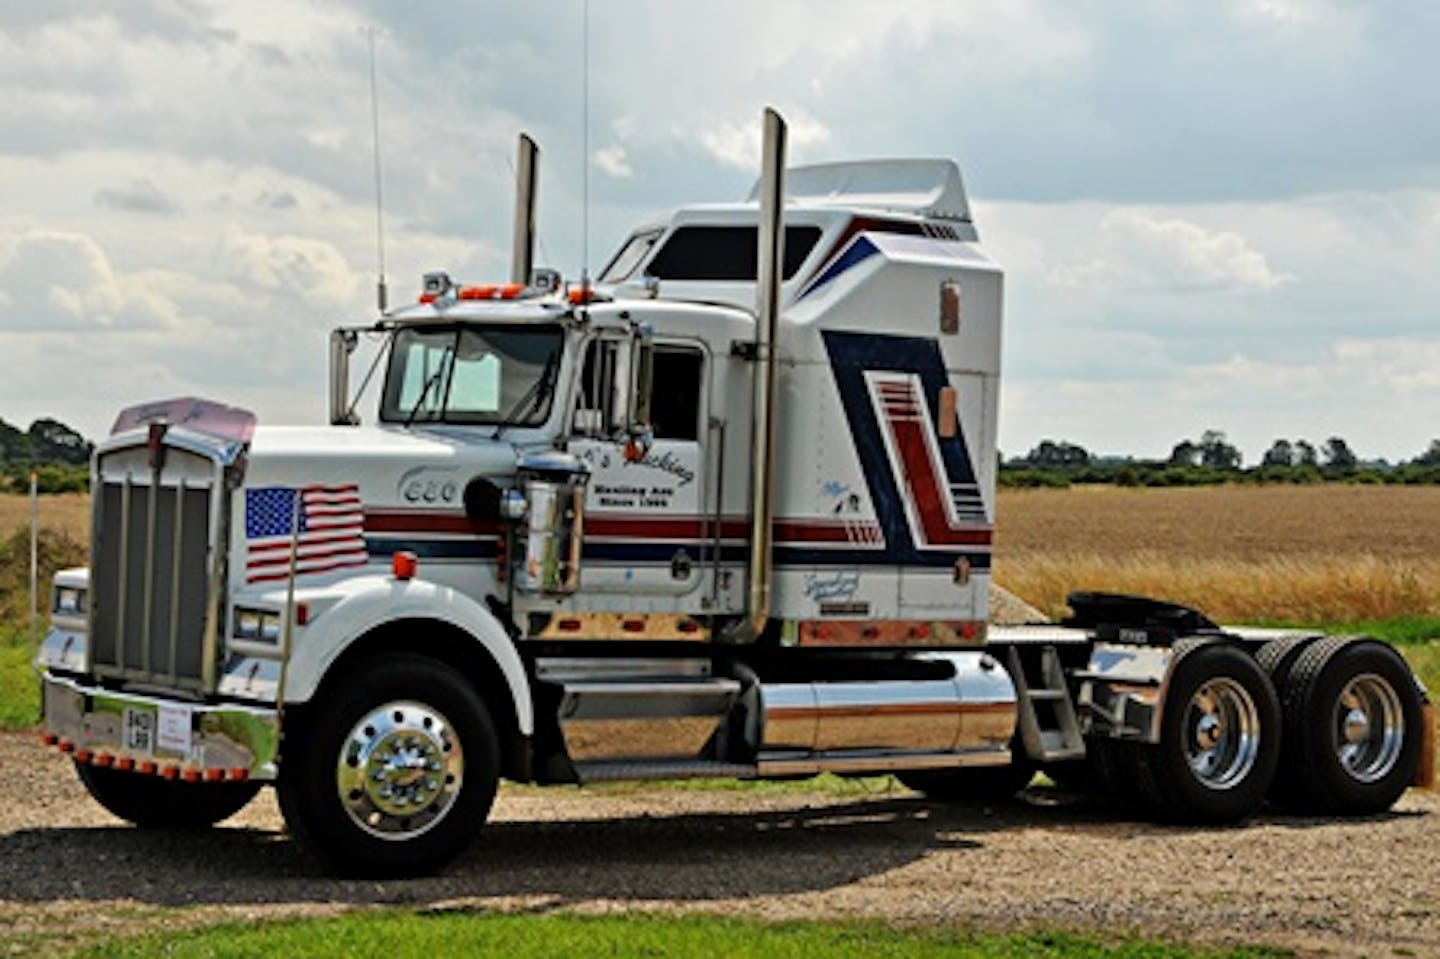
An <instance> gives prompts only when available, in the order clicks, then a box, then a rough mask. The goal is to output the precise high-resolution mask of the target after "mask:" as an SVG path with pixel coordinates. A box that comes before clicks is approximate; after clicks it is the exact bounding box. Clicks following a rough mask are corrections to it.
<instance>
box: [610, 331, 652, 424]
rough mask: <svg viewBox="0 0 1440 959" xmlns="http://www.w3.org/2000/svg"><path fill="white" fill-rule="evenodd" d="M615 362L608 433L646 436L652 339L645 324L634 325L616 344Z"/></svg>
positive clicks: (648, 415)
mask: <svg viewBox="0 0 1440 959" xmlns="http://www.w3.org/2000/svg"><path fill="white" fill-rule="evenodd" d="M614 362H615V375H614V379H613V380H612V381H611V382H612V387H611V389H612V393H611V402H610V414H609V419H610V421H609V423H607V424H606V425H607V427H608V428H609V431H610V435H611V436H615V437H622V438H625V439H626V440H630V439H633V438H635V437H640V436H645V435H648V434H649V432H650V396H651V392H652V390H653V387H654V379H655V340H654V336H653V334H652V332H651V329H650V326H649V325H648V324H645V323H641V324H637V325H636V326H635V327H634V328H633V330H632V333H631V338H630V341H629V342H628V343H625V342H621V343H617V344H616V349H615V352H614ZM646 448H647V449H648V448H649V447H648V444H647V446H646Z"/></svg>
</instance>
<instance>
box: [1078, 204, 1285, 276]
mask: <svg viewBox="0 0 1440 959" xmlns="http://www.w3.org/2000/svg"><path fill="white" fill-rule="evenodd" d="M1053 279H1054V281H1055V282H1056V283H1058V284H1060V285H1061V286H1081V287H1084V286H1100V287H1109V288H1112V289H1122V290H1124V289H1129V290H1166V291H1196V292H1198V291H1207V292H1244V291H1254V290H1271V289H1274V288H1275V287H1277V286H1279V285H1281V284H1282V283H1285V282H1287V281H1289V280H1291V279H1293V277H1290V276H1287V275H1285V274H1283V273H1279V272H1276V271H1275V270H1273V269H1271V267H1270V264H1269V262H1268V261H1267V260H1266V258H1265V255H1264V254H1263V253H1261V252H1260V251H1258V250H1256V249H1255V248H1254V247H1252V246H1251V245H1250V243H1249V242H1248V241H1247V240H1246V239H1245V238H1244V237H1243V236H1241V235H1240V234H1238V233H1236V232H1233V231H1230V230H1207V229H1205V228H1203V227H1200V226H1197V225H1196V224H1194V223H1191V222H1188V221H1186V220H1183V219H1179V218H1178V217H1173V216H1163V215H1157V214H1155V213H1153V212H1150V211H1147V210H1140V209H1128V208H1125V209H1118V210H1113V211H1111V212H1110V213H1108V214H1106V215H1105V218H1104V219H1103V220H1102V221H1101V223H1100V243H1099V253H1098V255H1097V256H1096V257H1095V258H1093V259H1090V260H1087V261H1084V262H1081V263H1076V264H1070V265H1062V266H1060V267H1058V268H1057V269H1056V270H1055V272H1054V275H1053Z"/></svg>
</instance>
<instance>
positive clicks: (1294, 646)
mask: <svg viewBox="0 0 1440 959" xmlns="http://www.w3.org/2000/svg"><path fill="white" fill-rule="evenodd" d="M1316 638H1317V637H1315V636H1281V637H1280V638H1279V639H1272V640H1270V642H1268V643H1266V644H1265V645H1264V646H1261V647H1260V652H1258V653H1256V654H1255V662H1257V663H1259V664H1260V668H1261V669H1263V670H1265V672H1267V673H1269V674H1270V682H1272V683H1274V684H1275V689H1276V690H1277V691H1280V690H1283V689H1284V688H1285V682H1286V680H1287V679H1288V678H1289V676H1290V670H1291V669H1293V668H1294V666H1295V661H1296V660H1297V659H1299V658H1300V654H1301V653H1303V652H1304V651H1305V648H1306V647H1307V646H1309V645H1310V644H1311V643H1313V642H1315V640H1316Z"/></svg>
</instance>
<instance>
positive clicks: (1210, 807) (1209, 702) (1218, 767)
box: [1127, 643, 1281, 824]
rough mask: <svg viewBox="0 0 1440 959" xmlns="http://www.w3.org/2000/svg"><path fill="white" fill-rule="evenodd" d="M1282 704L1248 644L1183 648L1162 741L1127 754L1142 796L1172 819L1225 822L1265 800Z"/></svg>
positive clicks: (1242, 816) (1154, 811) (1156, 813)
mask: <svg viewBox="0 0 1440 959" xmlns="http://www.w3.org/2000/svg"><path fill="white" fill-rule="evenodd" d="M1280 737H1281V730H1280V704H1279V697H1278V696H1277V695H1276V693H1275V687H1274V685H1273V684H1272V683H1271V682H1270V677H1269V676H1268V675H1267V674H1266V673H1265V671H1264V670H1263V669H1261V668H1260V665H1259V664H1258V663H1257V662H1256V661H1255V660H1254V659H1253V658H1252V657H1251V656H1250V655H1249V654H1248V653H1246V652H1245V651H1244V650H1243V649H1240V648H1239V647H1236V646H1231V645H1229V644H1225V643H1208V644H1205V645H1201V646H1195V647H1192V648H1190V649H1189V650H1187V651H1182V652H1181V655H1180V659H1179V662H1178V663H1176V665H1175V669H1174V672H1173V674H1172V675H1171V677H1170V683H1169V688H1168V691H1167V693H1166V696H1165V705H1164V715H1163V716H1162V717H1161V720H1160V741H1159V743H1157V744H1154V745H1149V744H1136V745H1134V746H1132V747H1130V749H1129V750H1127V752H1128V753H1129V758H1130V761H1131V766H1132V772H1133V775H1134V783H1135V786H1136V788H1137V791H1138V794H1139V798H1140V800H1141V801H1142V802H1143V803H1144V805H1145V806H1146V808H1147V809H1148V811H1149V812H1150V813H1151V815H1153V816H1155V817H1156V818H1159V819H1163V820H1167V821H1171V822H1187V823H1208V824H1224V823H1234V822H1239V821H1240V820H1242V819H1245V818H1246V817H1248V816H1250V815H1251V814H1252V813H1254V812H1255V810H1257V809H1258V808H1260V804H1261V803H1262V802H1264V800H1265V794H1266V791H1267V790H1268V789H1269V788H1270V783H1271V782H1272V781H1273V779H1274V777H1275V770H1276V767H1277V765H1278V763H1279V760H1280Z"/></svg>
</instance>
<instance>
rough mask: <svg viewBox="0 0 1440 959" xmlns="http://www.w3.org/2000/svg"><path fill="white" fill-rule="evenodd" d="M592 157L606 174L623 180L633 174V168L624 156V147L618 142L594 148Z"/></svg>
mask: <svg viewBox="0 0 1440 959" xmlns="http://www.w3.org/2000/svg"><path fill="white" fill-rule="evenodd" d="M593 159H594V162H595V165H596V166H597V167H599V168H600V169H601V171H602V172H604V173H605V174H606V175H608V176H612V177H615V178H616V179H619V180H625V179H629V178H630V177H632V176H634V175H635V170H634V169H633V168H632V167H631V166H630V161H629V160H628V159H627V158H626V156H625V148H624V147H623V146H620V145H619V144H618V143H612V144H610V145H609V146H603V147H601V148H600V149H598V150H596V151H595V153H594V156H593Z"/></svg>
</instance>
